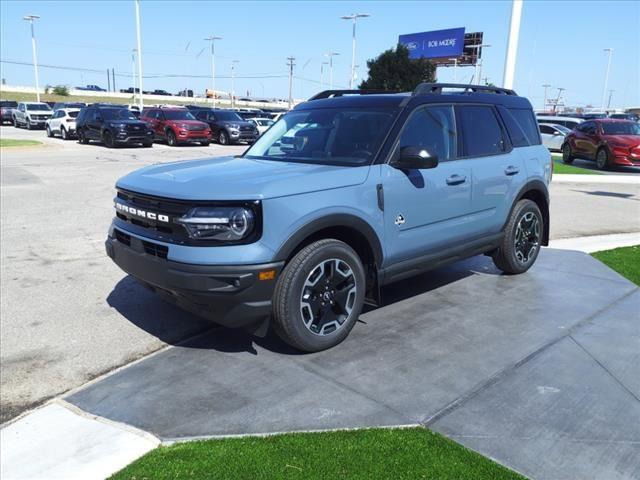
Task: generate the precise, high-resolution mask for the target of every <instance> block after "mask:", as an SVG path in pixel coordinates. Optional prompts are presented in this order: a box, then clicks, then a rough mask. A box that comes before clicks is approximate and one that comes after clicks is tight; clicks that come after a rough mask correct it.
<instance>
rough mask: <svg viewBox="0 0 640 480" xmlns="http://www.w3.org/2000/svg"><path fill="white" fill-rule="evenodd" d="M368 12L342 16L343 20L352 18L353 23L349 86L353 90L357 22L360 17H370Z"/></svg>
mask: <svg viewBox="0 0 640 480" xmlns="http://www.w3.org/2000/svg"><path fill="white" fill-rule="evenodd" d="M370 16H371V15H369V14H368V13H352V14H351V15H344V16H342V17H340V18H341V19H342V20H351V21H352V23H353V30H352V33H351V78H350V79H349V88H350V89H351V90H353V80H354V79H355V75H356V22H357V20H358V19H359V18H366V17H370Z"/></svg>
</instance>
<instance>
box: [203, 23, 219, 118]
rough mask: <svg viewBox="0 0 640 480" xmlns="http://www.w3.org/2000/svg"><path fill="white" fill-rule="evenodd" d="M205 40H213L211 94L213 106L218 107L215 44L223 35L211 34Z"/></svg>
mask: <svg viewBox="0 0 640 480" xmlns="http://www.w3.org/2000/svg"><path fill="white" fill-rule="evenodd" d="M204 40H205V41H206V42H211V95H212V102H213V108H215V107H216V47H215V44H216V40H222V37H216V36H215V35H209V36H208V37H207V38H205V39H204ZM205 96H206V95H205Z"/></svg>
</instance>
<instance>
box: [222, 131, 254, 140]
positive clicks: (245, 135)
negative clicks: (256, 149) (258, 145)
mask: <svg viewBox="0 0 640 480" xmlns="http://www.w3.org/2000/svg"><path fill="white" fill-rule="evenodd" d="M259 136H260V135H259V134H258V133H257V132H241V131H238V130H230V131H229V138H231V141H232V142H255V141H256V140H257V139H258V137H259Z"/></svg>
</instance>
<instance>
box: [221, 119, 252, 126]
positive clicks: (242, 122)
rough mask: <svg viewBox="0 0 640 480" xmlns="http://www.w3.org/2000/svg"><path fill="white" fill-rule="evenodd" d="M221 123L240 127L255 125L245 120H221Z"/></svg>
mask: <svg viewBox="0 0 640 480" xmlns="http://www.w3.org/2000/svg"><path fill="white" fill-rule="evenodd" d="M218 123H221V124H222V125H239V126H241V127H255V125H254V124H253V123H251V122H247V121H246V120H221V121H220V122H218Z"/></svg>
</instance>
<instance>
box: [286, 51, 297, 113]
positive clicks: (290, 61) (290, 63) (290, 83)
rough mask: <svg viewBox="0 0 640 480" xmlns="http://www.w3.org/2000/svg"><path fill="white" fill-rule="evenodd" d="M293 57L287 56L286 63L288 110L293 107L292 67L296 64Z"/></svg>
mask: <svg viewBox="0 0 640 480" xmlns="http://www.w3.org/2000/svg"><path fill="white" fill-rule="evenodd" d="M295 61H296V58H295V57H287V62H288V63H287V65H288V66H289V110H291V107H293V67H294V66H295V65H296V64H295V63H294V62H295Z"/></svg>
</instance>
